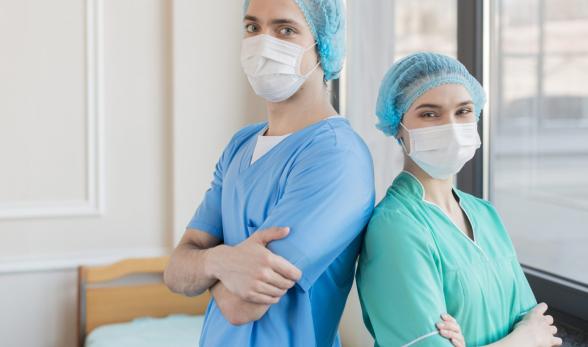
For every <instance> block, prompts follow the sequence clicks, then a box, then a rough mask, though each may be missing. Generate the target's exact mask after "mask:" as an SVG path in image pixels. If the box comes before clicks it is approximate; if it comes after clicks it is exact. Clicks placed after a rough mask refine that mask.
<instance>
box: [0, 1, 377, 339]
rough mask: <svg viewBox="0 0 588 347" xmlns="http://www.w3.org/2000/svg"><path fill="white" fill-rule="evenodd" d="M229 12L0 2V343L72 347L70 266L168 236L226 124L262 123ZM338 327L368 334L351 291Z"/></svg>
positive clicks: (161, 246) (232, 9)
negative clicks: (243, 65)
mask: <svg viewBox="0 0 588 347" xmlns="http://www.w3.org/2000/svg"><path fill="white" fill-rule="evenodd" d="M241 15H242V13H241V6H227V4H226V2H222V1H218V2H203V1H193V0H175V1H173V2H172V1H166V0H77V1H66V0H55V1H51V2H45V1H42V0H29V1H27V2H20V1H18V2H17V1H11V0H0V42H2V45H1V46H0V158H2V162H1V163H0V165H1V166H0V298H1V299H0V307H1V308H2V309H0V345H1V346H3V347H5V346H6V347H12V346H14V347H28V346H31V347H58V346H59V347H73V346H75V343H76V341H75V336H76V276H77V275H76V272H75V267H76V266H78V265H79V264H96V263H107V262H111V261H114V260H117V259H120V258H124V257H131V256H151V255H160V254H165V253H168V252H169V251H170V250H171V248H172V247H173V245H174V244H175V243H176V242H177V240H178V239H179V237H180V236H181V234H182V232H183V230H184V226H185V224H186V223H187V222H188V220H189V218H190V217H191V215H192V213H193V212H194V209H195V208H196V206H197V205H198V203H199V201H200V200H201V198H202V196H203V194H204V191H205V190H206V189H207V188H208V184H209V182H210V180H211V178H212V169H213V167H214V164H215V162H216V160H217V159H218V156H219V155H220V153H221V151H222V149H223V148H224V146H225V145H226V143H227V141H228V140H229V139H230V137H231V135H232V134H233V133H234V132H235V131H236V130H237V129H239V128H240V127H241V126H243V125H244V124H246V123H250V122H254V121H259V120H262V119H263V118H264V114H265V111H264V108H263V103H262V102H261V101H260V100H259V98H256V97H254V95H253V94H252V92H251V91H250V88H249V87H248V86H247V82H246V80H245V78H244V77H243V74H242V72H241V69H240V64H239V42H240V35H241V30H242V27H241ZM86 29H88V31H86ZM86 32H87V35H86ZM356 48H357V47H356ZM354 59H355V58H351V59H350V61H351V63H352V64H357V63H355V62H354ZM350 66H354V65H350ZM355 66H360V65H359V64H358V65H355ZM354 76H355V77H354ZM357 76H358V75H357V74H356V75H353V73H351V74H350V81H357V80H354V78H357ZM349 89H350V91H351V92H353V93H356V92H358V91H357V90H354V89H353V86H350V88H349ZM354 99H356V98H354ZM227 100H228V101H227ZM347 106H348V108H349V111H350V112H349V114H348V116H349V117H350V119H351V121H352V123H354V126H356V127H357V128H359V130H360V133H362V132H363V134H365V132H364V130H365V129H368V128H367V127H366V126H365V125H362V124H361V123H359V122H358V119H360V118H358V116H359V115H361V112H362V111H361V110H362V109H361V108H360V109H358V108H357V107H356V108H354V104H351V103H349V102H348V104H347ZM362 107H366V106H365V105H364V106H362ZM364 109H365V108H364ZM369 142H370V141H369V140H368V143H369ZM341 330H342V337H343V340H344V343H345V345H346V347H353V346H365V345H368V344H369V341H370V338H369V336H368V334H367V332H366V331H365V329H364V328H363V322H362V321H361V311H360V308H359V304H358V301H357V295H356V291H355V288H353V290H352V296H351V297H350V299H349V305H348V308H347V309H346V312H345V315H344V317H343V321H342V328H341Z"/></svg>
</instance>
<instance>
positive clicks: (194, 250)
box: [164, 244, 224, 296]
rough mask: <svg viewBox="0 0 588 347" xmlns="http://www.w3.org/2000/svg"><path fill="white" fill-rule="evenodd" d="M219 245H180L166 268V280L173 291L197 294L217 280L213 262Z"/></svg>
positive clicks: (191, 294) (188, 294) (190, 294)
mask: <svg viewBox="0 0 588 347" xmlns="http://www.w3.org/2000/svg"><path fill="white" fill-rule="evenodd" d="M221 247H224V246H223V245H219V246H216V247H212V248H208V249H200V248H198V247H196V246H194V245H191V244H183V245H180V246H178V247H177V248H176V249H175V251H174V252H173V254H172V256H171V259H170V262H169V265H168V267H167V268H166V269H165V273H164V281H165V283H166V285H167V286H168V287H169V288H170V290H172V291H173V292H176V293H180V294H184V295H187V296H196V295H199V294H201V293H203V292H204V291H206V290H207V289H209V288H210V287H212V286H213V285H214V284H215V283H216V282H217V281H218V278H216V276H215V274H214V271H213V269H211V264H212V263H214V260H213V259H211V258H214V256H215V255H216V253H217V252H219V250H220V248H221Z"/></svg>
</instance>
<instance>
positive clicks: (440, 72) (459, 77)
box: [376, 52, 486, 136]
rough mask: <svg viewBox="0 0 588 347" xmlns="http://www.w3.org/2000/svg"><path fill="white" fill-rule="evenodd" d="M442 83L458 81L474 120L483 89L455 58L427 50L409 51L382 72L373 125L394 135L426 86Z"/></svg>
mask: <svg viewBox="0 0 588 347" xmlns="http://www.w3.org/2000/svg"><path fill="white" fill-rule="evenodd" d="M443 84H460V85H462V86H464V87H465V89H466V90H467V91H468V93H469V94H470V96H471V97H472V101H473V102H474V111H475V113H476V120H479V119H480V113H481V112H482V108H483V107H484V104H485V103H486V95H485V93H484V89H483V88H482V86H481V85H480V83H479V82H478V80H476V79H475V78H474V76H472V75H471V74H470V73H469V72H468V70H467V69H466V67H465V66H463V64H461V63H460V62H459V61H457V60H456V59H454V58H451V57H448V56H445V55H442V54H437V53H430V52H420V53H415V54H411V55H409V56H407V57H404V58H402V59H401V60H399V61H398V62H396V63H394V65H392V67H391V68H390V70H388V72H387V73H386V75H385V76H384V79H383V81H382V85H381V86H380V93H379V95H378V102H377V105H376V115H377V116H378V119H379V121H380V122H379V123H378V124H377V125H376V127H377V128H378V129H380V130H381V131H382V132H383V133H384V134H385V135H387V136H396V134H398V127H399V125H400V122H401V121H402V117H403V116H404V114H405V113H406V111H408V109H409V108H410V106H411V105H412V104H413V103H414V102H415V101H416V99H418V98H419V97H420V96H421V95H423V94H424V93H426V92H427V91H428V90H430V89H433V88H435V87H438V86H440V85H443Z"/></svg>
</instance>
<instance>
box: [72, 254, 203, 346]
mask: <svg viewBox="0 0 588 347" xmlns="http://www.w3.org/2000/svg"><path fill="white" fill-rule="evenodd" d="M168 261H169V257H159V258H141V259H126V260H122V261H119V262H117V263H114V264H112V265H107V266H97V267H86V266H80V267H79V268H78V343H79V346H80V347H83V346H84V343H85V340H86V336H87V335H88V334H89V333H90V332H91V331H92V330H94V329H96V328H97V327H99V326H101V325H105V324H113V323H122V322H128V321H131V320H133V319H134V318H138V317H145V316H149V317H165V316H168V315H170V314H181V313H183V314H192V315H202V314H204V312H205V311H206V307H207V305H208V301H209V299H210V294H209V293H208V292H206V293H205V294H202V295H200V296H197V297H192V298H188V297H185V296H182V295H178V294H174V293H172V292H171V291H169V289H168V288H167V287H166V286H165V284H164V283H163V282H155V283H148V284H129V285H109V283H108V282H112V281H115V280H118V279H122V278H124V277H128V276H133V275H141V274H155V275H157V274H160V275H163V271H164V270H165V267H166V265H167V263H168ZM162 278H163V277H162ZM111 284H112V283H111Z"/></svg>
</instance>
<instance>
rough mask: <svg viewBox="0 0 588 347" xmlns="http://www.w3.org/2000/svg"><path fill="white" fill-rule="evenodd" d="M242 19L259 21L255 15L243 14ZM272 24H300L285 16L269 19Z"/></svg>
mask: <svg viewBox="0 0 588 347" xmlns="http://www.w3.org/2000/svg"><path fill="white" fill-rule="evenodd" d="M243 20H244V21H245V20H247V21H251V22H259V19H258V18H257V17H255V16H252V15H249V14H247V15H245V17H243ZM271 24H272V25H279V24H290V25H295V26H299V25H300V24H299V23H298V22H297V21H295V20H293V19H287V18H278V19H274V20H272V21H271Z"/></svg>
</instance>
